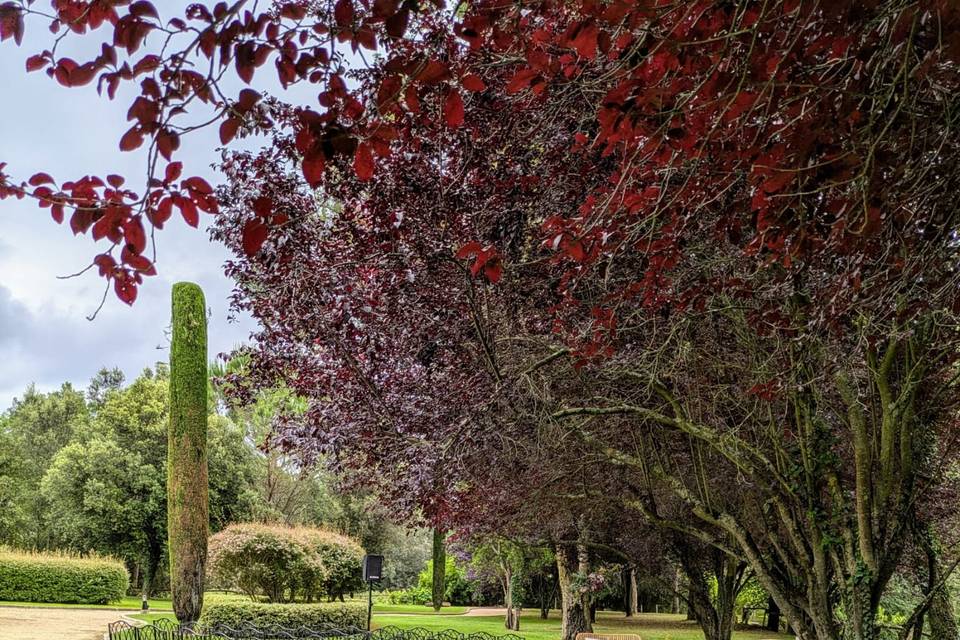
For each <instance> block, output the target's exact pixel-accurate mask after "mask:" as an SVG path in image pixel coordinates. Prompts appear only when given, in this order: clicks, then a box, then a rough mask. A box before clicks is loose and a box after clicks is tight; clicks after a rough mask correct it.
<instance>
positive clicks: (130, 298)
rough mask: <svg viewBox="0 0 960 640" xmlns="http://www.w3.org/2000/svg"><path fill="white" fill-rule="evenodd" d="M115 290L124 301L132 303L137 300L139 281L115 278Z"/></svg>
mask: <svg viewBox="0 0 960 640" xmlns="http://www.w3.org/2000/svg"><path fill="white" fill-rule="evenodd" d="M113 290H114V292H115V293H116V294H117V297H118V298H120V300H122V301H123V302H126V303H127V304H129V305H132V304H133V303H134V302H136V300H137V283H135V282H133V281H132V280H128V279H126V278H115V279H114V281H113Z"/></svg>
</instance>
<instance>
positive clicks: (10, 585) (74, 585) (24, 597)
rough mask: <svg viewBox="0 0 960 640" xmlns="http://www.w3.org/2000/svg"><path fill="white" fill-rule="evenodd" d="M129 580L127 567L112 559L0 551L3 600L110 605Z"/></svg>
mask: <svg viewBox="0 0 960 640" xmlns="http://www.w3.org/2000/svg"><path fill="white" fill-rule="evenodd" d="M129 583H130V577H129V575H128V574H127V569H126V567H125V566H124V565H123V563H122V562H121V561H119V560H114V559H112V558H103V557H90V558H79V557H74V556H69V555H65V554H51V553H26V552H18V551H6V550H0V600H10V601H16V602H52V603H65V604H108V603H110V602H115V601H117V600H120V599H121V598H122V597H123V596H124V594H125V593H126V591H127V586H128V585H129Z"/></svg>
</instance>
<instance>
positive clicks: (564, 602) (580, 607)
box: [556, 545, 593, 640]
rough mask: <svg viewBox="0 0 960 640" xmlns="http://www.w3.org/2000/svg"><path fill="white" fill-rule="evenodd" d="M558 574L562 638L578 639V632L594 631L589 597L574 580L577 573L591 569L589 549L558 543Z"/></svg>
mask: <svg viewBox="0 0 960 640" xmlns="http://www.w3.org/2000/svg"><path fill="white" fill-rule="evenodd" d="M556 557H557V575H558V581H559V584H560V600H561V608H562V610H563V611H562V613H563V622H562V626H561V632H560V638H561V640H576V637H577V634H578V633H584V632H592V631H593V625H591V624H590V611H589V610H590V603H589V598H588V597H587V596H586V595H585V594H582V593H580V592H579V590H578V589H577V587H576V585H575V584H574V581H573V576H574V574H575V573H577V572H580V573H582V574H584V575H585V574H586V573H587V571H589V562H588V560H587V551H586V549H585V548H583V547H580V546H579V545H577V546H574V545H557V549H556Z"/></svg>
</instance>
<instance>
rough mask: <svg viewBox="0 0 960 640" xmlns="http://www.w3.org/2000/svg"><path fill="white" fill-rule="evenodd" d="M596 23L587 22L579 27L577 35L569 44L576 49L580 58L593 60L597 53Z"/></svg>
mask: <svg viewBox="0 0 960 640" xmlns="http://www.w3.org/2000/svg"><path fill="white" fill-rule="evenodd" d="M597 35H598V32H597V25H596V24H595V23H593V22H588V23H587V24H584V25H582V26H581V27H580V30H579V31H578V32H577V37H576V38H574V39H573V40H572V41H571V42H570V46H571V47H573V48H574V49H576V50H577V53H579V54H580V56H581V57H582V58H586V59H587V60H593V58H594V57H595V56H596V55H597Z"/></svg>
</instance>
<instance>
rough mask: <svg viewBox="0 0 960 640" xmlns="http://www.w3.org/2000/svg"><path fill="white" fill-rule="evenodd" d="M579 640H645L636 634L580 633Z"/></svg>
mask: <svg viewBox="0 0 960 640" xmlns="http://www.w3.org/2000/svg"><path fill="white" fill-rule="evenodd" d="M577 640H643V638H641V637H640V636H638V635H637V634H635V633H578V634H577Z"/></svg>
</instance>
